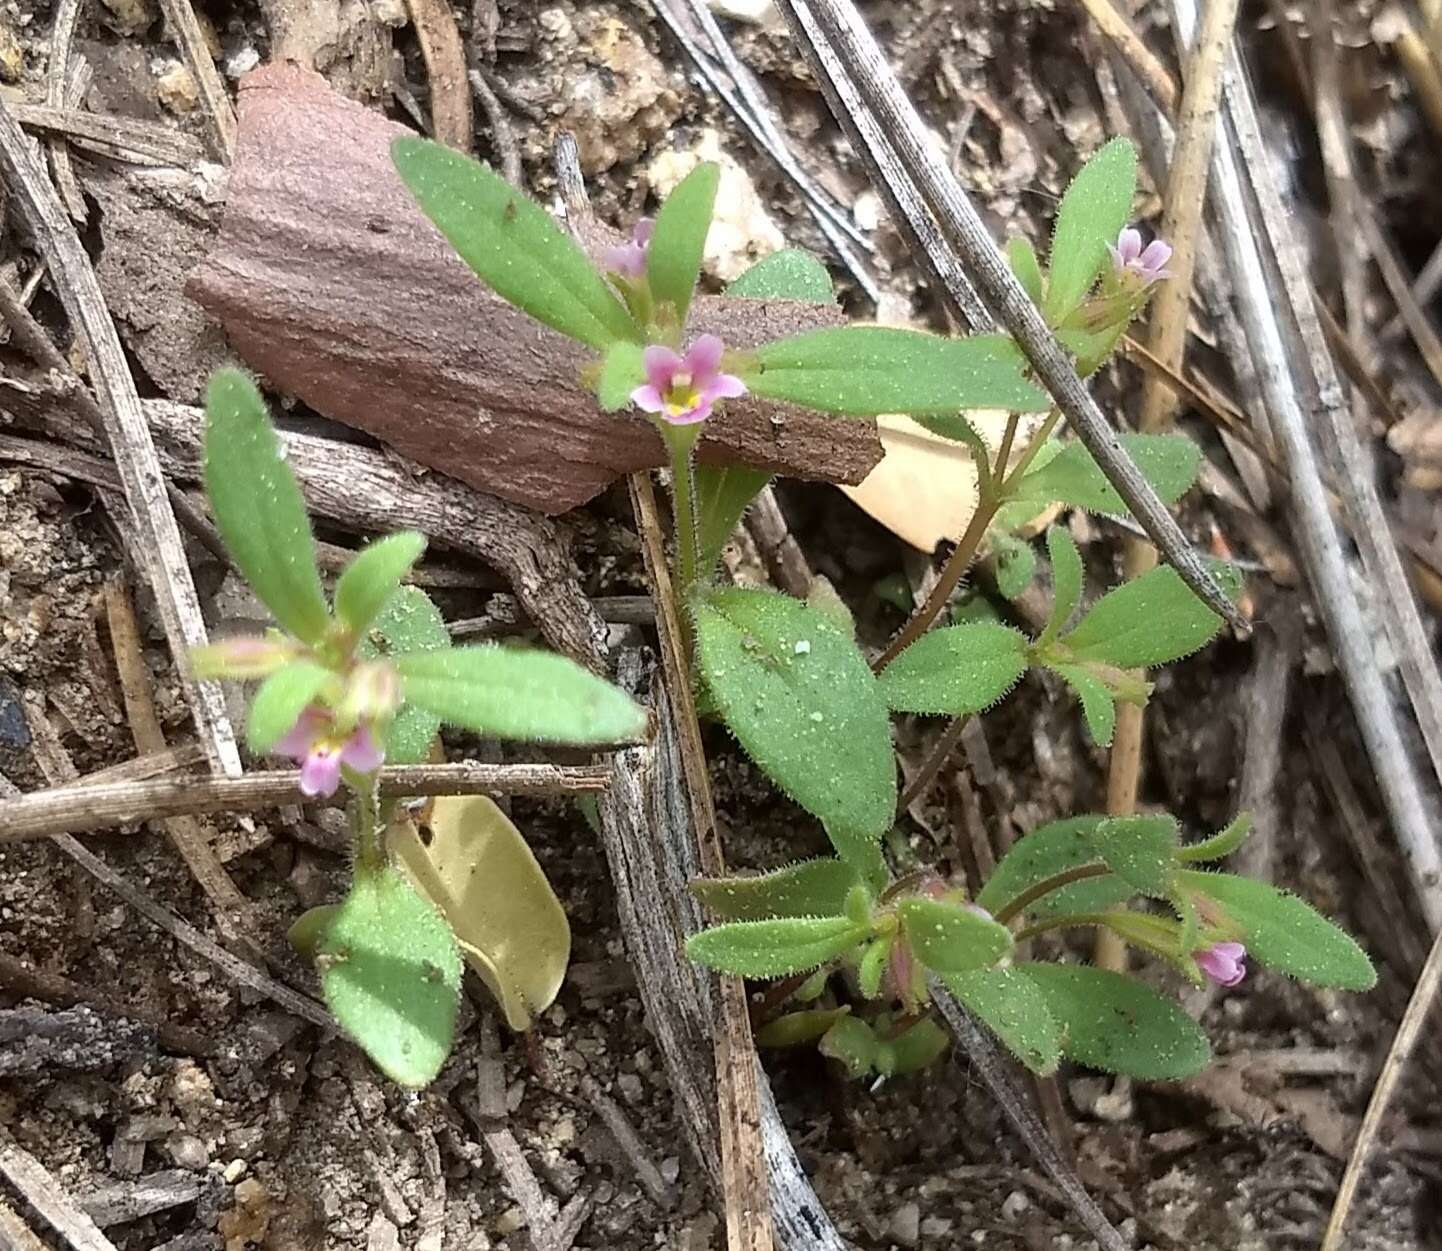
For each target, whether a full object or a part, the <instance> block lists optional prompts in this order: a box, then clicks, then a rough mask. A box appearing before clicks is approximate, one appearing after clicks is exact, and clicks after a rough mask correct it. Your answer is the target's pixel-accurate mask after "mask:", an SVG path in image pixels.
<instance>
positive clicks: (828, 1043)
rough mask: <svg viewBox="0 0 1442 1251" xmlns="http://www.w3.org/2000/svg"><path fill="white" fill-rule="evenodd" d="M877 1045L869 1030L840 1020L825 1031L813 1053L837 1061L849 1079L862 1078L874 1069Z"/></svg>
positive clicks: (862, 1024)
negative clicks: (815, 1052) (843, 1067)
mask: <svg viewBox="0 0 1442 1251" xmlns="http://www.w3.org/2000/svg"><path fill="white" fill-rule="evenodd" d="M878 1045H879V1043H878V1040H877V1037H876V1031H875V1030H873V1029H872V1028H871V1026H869V1025H868V1024H867V1023H866V1022H865V1021H861V1020H858V1019H857V1018H856V1017H854V1016H844V1017H842V1018H841V1019H840V1020H839V1021H837V1022H836V1024H835V1025H833V1026H832V1027H831V1028H830V1029H829V1030H827V1031H826V1033H825V1034H824V1035H823V1036H822V1039H821V1041H820V1042H819V1043H817V1044H816V1049H817V1050H818V1051H819V1052H821V1054H822V1055H824V1056H825V1057H826V1058H827V1059H829V1060H839V1061H840V1062H841V1063H842V1064H843V1065H845V1066H846V1071H847V1073H849V1074H850V1075H851V1076H852V1077H864V1076H865V1075H866V1074H867V1073H869V1072H871V1070H872V1069H873V1068H874V1067H875V1065H876V1052H877V1047H878Z"/></svg>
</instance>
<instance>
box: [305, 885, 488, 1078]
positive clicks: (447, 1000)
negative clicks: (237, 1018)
mask: <svg viewBox="0 0 1442 1251" xmlns="http://www.w3.org/2000/svg"><path fill="white" fill-rule="evenodd" d="M316 964H317V966H318V967H319V969H320V975H321V976H320V980H321V988H322V989H323V990H324V992H325V1001H326V1003H327V1004H329V1005H330V1010H331V1011H332V1012H333V1013H335V1018H336V1020H337V1021H338V1022H339V1023H340V1025H341V1028H342V1029H344V1030H345V1031H346V1033H347V1034H349V1035H350V1036H351V1037H352V1038H354V1039H355V1041H356V1042H357V1043H359V1044H360V1046H361V1048H362V1049H363V1050H364V1051H365V1053H366V1054H367V1055H368V1056H370V1058H371V1059H372V1060H373V1061H375V1064H376V1066H377V1067H378V1068H379V1069H380V1070H381V1072H383V1073H384V1074H385V1075H386V1076H387V1077H389V1078H391V1079H392V1080H393V1081H395V1082H398V1083H400V1085H402V1086H408V1087H410V1088H412V1089H418V1088H420V1087H421V1086H424V1085H426V1084H427V1083H428V1082H430V1081H431V1080H432V1079H433V1078H434V1077H435V1075H436V1074H437V1073H439V1072H440V1069H441V1065H442V1064H443V1063H445V1059H446V1056H448V1055H449V1054H450V1050H451V1043H452V1040H453V1039H454V1037H455V1030H456V1009H457V1005H458V1004H459V1002H460V993H461V955H460V951H459V949H458V948H457V947H456V940H455V938H454V937H453V936H452V934H451V931H450V927H449V926H447V925H446V923H445V922H444V921H443V920H441V916H440V913H438V912H437V911H436V910H435V909H434V908H433V907H431V905H430V904H429V903H427V902H426V901H425V900H424V899H422V898H421V896H420V895H419V894H417V892H416V890H415V888H414V887H412V886H411V884H410V883H409V882H407V881H406V880H405V878H403V877H402V876H401V875H400V874H399V873H397V872H396V871H395V870H394V869H389V868H387V869H382V870H380V871H379V872H378V873H373V874H358V875H357V876H356V880H355V884H354V885H353V886H352V887H351V891H350V894H349V895H347V896H346V898H345V902H344V903H342V904H341V905H340V908H339V909H338V910H337V911H336V913H335V915H334V916H333V917H331V919H330V924H329V926H328V927H327V928H326V932H325V936H324V938H323V939H322V940H321V941H320V943H319V945H318V948H317V955H316Z"/></svg>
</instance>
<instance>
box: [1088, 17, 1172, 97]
mask: <svg viewBox="0 0 1442 1251" xmlns="http://www.w3.org/2000/svg"><path fill="white" fill-rule="evenodd" d="M1080 4H1081V6H1082V8H1084V9H1085V10H1086V11H1087V12H1088V13H1089V14H1090V15H1091V19H1092V21H1094V22H1095V23H1096V24H1097V29H1098V30H1100V31H1101V32H1102V34H1104V35H1105V36H1106V37H1107V38H1108V39H1109V40H1111V42H1112V45H1113V46H1114V47H1115V48H1116V49H1117V51H1118V52H1120V53H1121V55H1122V57H1123V58H1124V59H1125V60H1126V63H1127V64H1128V65H1129V66H1131V68H1132V72H1133V73H1134V74H1136V76H1137V77H1138V78H1139V79H1140V80H1141V81H1142V83H1143V84H1144V85H1145V86H1146V89H1147V90H1148V91H1149V92H1151V94H1152V96H1153V97H1154V98H1155V99H1156V101H1157V102H1158V103H1159V104H1160V105H1161V106H1162V107H1163V108H1164V109H1165V110H1166V111H1167V112H1168V113H1174V112H1176V108H1177V85H1176V83H1174V82H1173V81H1172V76H1171V73H1170V72H1169V71H1168V70H1167V67H1166V66H1165V65H1163V64H1162V63H1161V61H1159V60H1158V59H1157V57H1156V56H1155V55H1154V54H1153V53H1152V50H1151V49H1150V48H1148V47H1147V45H1146V44H1145V43H1144V42H1143V41H1142V37H1141V36H1140V35H1138V34H1137V32H1136V31H1135V30H1134V29H1133V28H1132V24H1131V22H1130V21H1129V20H1128V19H1127V18H1126V17H1125V16H1124V15H1123V14H1122V13H1121V12H1120V11H1119V10H1118V9H1117V8H1116V6H1115V5H1113V4H1112V3H1111V0H1080Z"/></svg>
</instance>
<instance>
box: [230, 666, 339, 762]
mask: <svg viewBox="0 0 1442 1251" xmlns="http://www.w3.org/2000/svg"><path fill="white" fill-rule="evenodd" d="M334 676H335V675H334V674H332V673H331V671H330V670H329V669H326V668H324V667H323V666H321V665H318V664H316V663H315V662H314V661H313V660H292V661H291V662H290V663H289V664H287V665H286V666H285V667H284V668H281V669H277V670H276V671H275V672H274V673H272V674H271V675H270V677H268V678H266V680H265V681H264V682H262V683H261V684H260V689H259V690H258V691H256V693H255V698H254V699H253V700H251V702H250V715H249V716H248V717H247V718H246V722H245V738H246V743H247V745H248V746H249V747H250V750H251V751H253V752H255V753H256V755H262V754H264V753H265V752H268V751H269V750H270V749H271V748H272V747H274V746H275V745H276V743H278V742H279V741H280V740H281V739H282V738H284V737H285V735H286V734H287V733H289V732H290V730H291V729H292V728H293V727H294V725H295V723H296V721H297V720H298V719H299V717H300V714H301V713H302V712H304V711H305V708H306V705H307V704H310V703H312V702H314V700H315V698H316V696H317V695H319V694H320V693H321V691H322V690H323V689H324V687H325V685H326V683H328V682H330V681H332V680H333V678H334Z"/></svg>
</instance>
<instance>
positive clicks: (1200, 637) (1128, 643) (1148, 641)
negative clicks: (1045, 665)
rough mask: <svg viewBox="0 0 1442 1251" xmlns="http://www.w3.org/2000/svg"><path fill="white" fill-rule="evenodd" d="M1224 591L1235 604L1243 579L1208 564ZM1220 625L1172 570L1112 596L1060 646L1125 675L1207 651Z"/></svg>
mask: <svg viewBox="0 0 1442 1251" xmlns="http://www.w3.org/2000/svg"><path fill="white" fill-rule="evenodd" d="M1208 566H1209V568H1210V570H1211V572H1212V575H1213V576H1214V577H1215V578H1216V579H1217V582H1218V584H1219V585H1220V586H1221V588H1222V590H1223V591H1224V592H1225V593H1226V594H1227V595H1228V596H1229V597H1230V598H1232V599H1235V598H1236V596H1237V594H1238V592H1239V591H1240V589H1241V576H1240V575H1239V574H1238V573H1237V571H1236V569H1235V568H1234V567H1233V566H1231V565H1226V564H1223V563H1221V562H1220V561H1209V562H1208ZM1221 628H1222V619H1221V618H1220V617H1218V616H1217V614H1216V613H1214V612H1213V611H1212V610H1211V609H1210V608H1208V607H1207V606H1206V605H1205V604H1204V603H1202V601H1201V600H1200V599H1198V598H1197V597H1196V595H1195V594H1193V592H1192V590H1191V588H1190V587H1188V586H1187V584H1186V583H1185V582H1183V581H1182V579H1181V577H1180V576H1179V575H1178V574H1177V571H1176V570H1175V569H1173V568H1172V567H1171V566H1170V565H1160V566H1158V567H1157V568H1156V569H1152V570H1149V571H1148V572H1147V573H1144V574H1142V575H1141V577H1139V578H1133V579H1132V580H1131V581H1130V582H1124V583H1122V585H1121V586H1119V587H1117V588H1116V589H1114V590H1111V591H1108V592H1107V593H1106V594H1105V595H1103V596H1102V597H1101V599H1099V600H1098V601H1097V602H1096V603H1095V604H1093V605H1092V607H1091V609H1090V611H1089V612H1088V613H1087V614H1086V616H1084V617H1083V618H1082V619H1081V621H1080V622H1079V623H1078V625H1077V627H1076V629H1074V630H1073V631H1072V632H1071V633H1070V634H1068V635H1066V636H1065V637H1064V638H1063V639H1062V640H1061V643H1062V646H1064V647H1067V648H1069V649H1070V651H1071V655H1072V657H1073V658H1074V659H1076V660H1078V661H1099V662H1101V663H1103V664H1109V665H1116V666H1117V667H1119V668H1122V669H1146V668H1149V667H1151V666H1152V665H1164V664H1167V663H1168V662H1170V661H1173V660H1179V659H1181V657H1183V656H1188V655H1190V654H1191V653H1192V652H1194V651H1197V650H1198V649H1199V648H1201V647H1205V646H1206V645H1207V644H1208V643H1209V642H1211V641H1212V639H1213V638H1215V637H1216V634H1217V631H1218V630H1220V629H1221Z"/></svg>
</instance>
